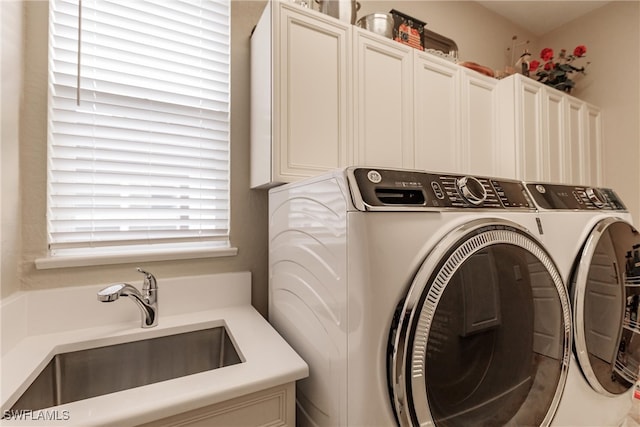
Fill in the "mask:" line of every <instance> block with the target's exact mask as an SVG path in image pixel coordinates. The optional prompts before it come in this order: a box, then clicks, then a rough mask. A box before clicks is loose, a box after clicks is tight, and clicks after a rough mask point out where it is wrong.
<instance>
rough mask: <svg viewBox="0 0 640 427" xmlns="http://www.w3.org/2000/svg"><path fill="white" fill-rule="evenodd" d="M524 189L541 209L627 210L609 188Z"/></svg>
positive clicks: (533, 186)
mask: <svg viewBox="0 0 640 427" xmlns="http://www.w3.org/2000/svg"><path fill="white" fill-rule="evenodd" d="M526 187H527V190H528V191H529V193H530V194H531V197H532V198H533V200H534V201H535V203H536V204H537V205H538V207H540V208H541V209H552V210H615V211H626V210H627V208H626V206H625V205H624V203H622V200H620V197H618V195H617V194H616V193H615V191H613V190H611V189H610V188H595V187H581V186H573V185H563V184H547V183H527V184H526Z"/></svg>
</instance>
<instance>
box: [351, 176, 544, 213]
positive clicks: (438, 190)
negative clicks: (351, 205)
mask: <svg viewBox="0 0 640 427" xmlns="http://www.w3.org/2000/svg"><path fill="white" fill-rule="evenodd" d="M352 173H353V178H354V180H355V185H356V186H357V190H358V191H357V192H354V194H355V193H359V197H361V198H362V201H363V202H364V204H365V205H366V206H368V207H387V208H391V207H411V208H484V209H533V208H534V206H533V203H532V202H531V200H530V199H529V196H528V194H527V192H526V190H525V188H524V185H523V184H522V183H521V182H520V181H515V180H503V179H493V178H488V177H478V176H468V175H454V174H441V173H434V172H421V171H410V170H395V169H368V168H353V169H352Z"/></svg>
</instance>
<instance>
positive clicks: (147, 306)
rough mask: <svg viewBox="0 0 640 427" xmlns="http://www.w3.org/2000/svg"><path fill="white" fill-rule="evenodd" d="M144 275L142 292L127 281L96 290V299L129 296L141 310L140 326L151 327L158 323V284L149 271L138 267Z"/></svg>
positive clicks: (114, 298) (110, 300)
mask: <svg viewBox="0 0 640 427" xmlns="http://www.w3.org/2000/svg"><path fill="white" fill-rule="evenodd" d="M138 271H140V272H141V273H143V274H144V275H145V280H144V284H143V287H142V293H141V292H140V291H138V289H136V288H135V287H133V286H131V285H130V284H128V283H116V284H113V285H110V286H107V287H106V288H104V289H101V290H100V291H99V292H98V301H101V302H113V301H115V300H117V299H118V298H119V297H121V296H123V297H130V298H131V299H133V301H134V302H135V303H136V304H137V305H138V307H140V311H141V312H142V327H143V328H152V327H154V326H156V325H157V324H158V286H157V283H156V279H155V277H154V276H153V274H151V273H147V272H146V271H142V270H141V269H138Z"/></svg>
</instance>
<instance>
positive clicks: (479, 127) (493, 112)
mask: <svg viewBox="0 0 640 427" xmlns="http://www.w3.org/2000/svg"><path fill="white" fill-rule="evenodd" d="M461 70H462V79H461V86H462V87H461V91H462V103H461V106H462V116H461V130H462V151H463V162H464V163H463V170H462V172H464V173H469V174H473V175H489V176H491V175H493V176H495V175H499V173H498V171H499V162H500V159H499V156H498V152H497V150H498V145H497V141H498V117H497V94H496V86H497V84H498V81H497V80H495V79H493V78H491V77H488V76H485V75H482V74H480V73H477V72H475V71H473V70H468V69H466V68H462V69H461Z"/></svg>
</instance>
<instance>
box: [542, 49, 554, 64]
mask: <svg viewBox="0 0 640 427" xmlns="http://www.w3.org/2000/svg"><path fill="white" fill-rule="evenodd" d="M540 58H542V60H543V61H545V62H547V61H551V60H552V59H553V49H550V48H548V47H545V48H544V49H542V51H541V52H540Z"/></svg>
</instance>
